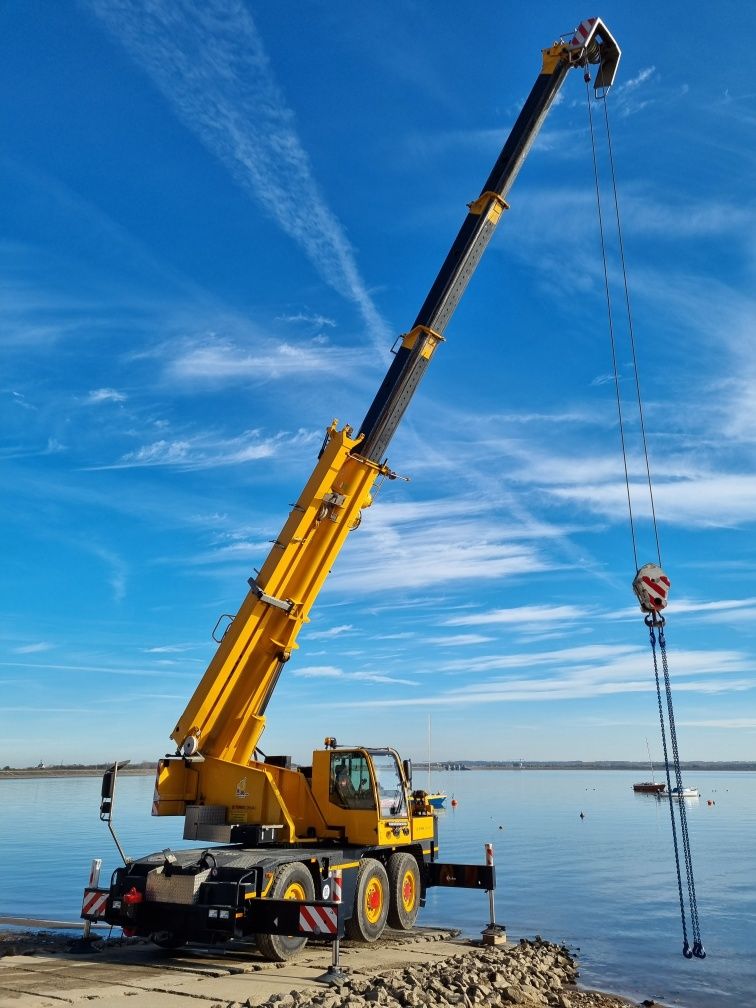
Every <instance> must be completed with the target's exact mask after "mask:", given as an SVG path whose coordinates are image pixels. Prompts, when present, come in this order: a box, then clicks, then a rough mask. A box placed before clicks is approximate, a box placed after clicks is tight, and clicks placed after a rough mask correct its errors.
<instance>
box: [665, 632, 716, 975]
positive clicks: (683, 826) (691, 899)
mask: <svg viewBox="0 0 756 1008" xmlns="http://www.w3.org/2000/svg"><path fill="white" fill-rule="evenodd" d="M659 650H660V652H661V658H662V668H663V670H664V689H665V692H666V696H667V722H668V725H669V737H670V741H671V742H672V756H673V759H674V766H675V777H676V780H677V787H678V792H677V793H678V795H679V797H678V799H677V801H678V802H679V807H678V812H679V815H680V832H681V834H682V841H683V854H684V857H685V874H686V876H687V882H688V903H689V906H690V922H691V928H692V931H693V955H695V956H697V957H698V958H700V959H704V958H705V957H706V953H705V952H704V950H703V944H702V943H701V927H700V924H699V920H698V902H697V900H696V883H695V880H694V878H693V855H692V852H691V848H690V836H689V834H688V813H687V810H686V808H685V799H684V797H683V782H682V770H681V768H680V753H679V751H678V748H677V730H676V728H675V713H674V710H673V707H672V683H671V680H670V677H669V665H668V664H667V641H666V638H665V636H664V620H663V619H662V621H661V625H660V627H659ZM669 800H670V802H671V801H672V795H671V794H670V798H669Z"/></svg>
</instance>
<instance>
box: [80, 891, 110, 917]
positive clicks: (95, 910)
mask: <svg viewBox="0 0 756 1008" xmlns="http://www.w3.org/2000/svg"><path fill="white" fill-rule="evenodd" d="M108 895H109V890H108V889H85V890H84V902H83V903H82V904H81V916H82V917H95V918H97V919H98V920H99V919H100V918H101V917H104V916H105V910H106V908H107V905H108Z"/></svg>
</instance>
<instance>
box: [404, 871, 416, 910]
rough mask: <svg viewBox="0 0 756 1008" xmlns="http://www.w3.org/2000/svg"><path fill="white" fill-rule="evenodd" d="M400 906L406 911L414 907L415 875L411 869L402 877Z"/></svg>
mask: <svg viewBox="0 0 756 1008" xmlns="http://www.w3.org/2000/svg"><path fill="white" fill-rule="evenodd" d="M402 906H403V907H404V909H405V910H406V911H407V912H408V913H409V912H410V911H411V910H414V909H415V876H414V875H413V874H412V872H411V871H407V872H405V873H404V878H403V879H402Z"/></svg>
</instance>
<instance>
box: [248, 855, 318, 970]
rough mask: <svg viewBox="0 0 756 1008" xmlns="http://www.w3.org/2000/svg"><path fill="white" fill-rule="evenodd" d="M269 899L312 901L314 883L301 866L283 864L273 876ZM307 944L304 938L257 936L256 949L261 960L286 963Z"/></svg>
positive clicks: (293, 863) (313, 897) (294, 862)
mask: <svg viewBox="0 0 756 1008" xmlns="http://www.w3.org/2000/svg"><path fill="white" fill-rule="evenodd" d="M268 896H269V897H270V899H295V900H314V899H315V883H314V882H313V880H312V875H310V873H309V871H308V870H307V868H305V866H304V865H303V864H300V863H299V862H298V861H292V862H290V863H289V864H283V865H281V867H280V868H278V870H277V871H276V874H275V875H274V876H273V882H272V883H271V886H270V889H269V891H268ZM306 944H307V939H306V938H294V937H292V936H290V935H271V934H259V935H258V936H257V947H258V948H259V950H260V954H261V955H262V957H263V959H268V960H269V961H270V962H286V961H287V960H288V959H293V958H294V956H296V955H297V954H298V953H299V952H301V951H302V949H303V948H304V947H305V945H306Z"/></svg>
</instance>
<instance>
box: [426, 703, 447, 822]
mask: <svg viewBox="0 0 756 1008" xmlns="http://www.w3.org/2000/svg"><path fill="white" fill-rule="evenodd" d="M425 800H426V801H427V802H428V804H429V805H432V806H433V808H438V809H440V808H443V807H444V802H445V801H446V793H445V792H444V791H432V790H431V719H430V715H428V793H427V795H426V799H425Z"/></svg>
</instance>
